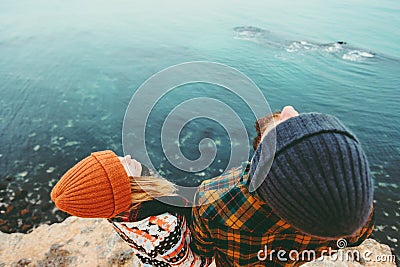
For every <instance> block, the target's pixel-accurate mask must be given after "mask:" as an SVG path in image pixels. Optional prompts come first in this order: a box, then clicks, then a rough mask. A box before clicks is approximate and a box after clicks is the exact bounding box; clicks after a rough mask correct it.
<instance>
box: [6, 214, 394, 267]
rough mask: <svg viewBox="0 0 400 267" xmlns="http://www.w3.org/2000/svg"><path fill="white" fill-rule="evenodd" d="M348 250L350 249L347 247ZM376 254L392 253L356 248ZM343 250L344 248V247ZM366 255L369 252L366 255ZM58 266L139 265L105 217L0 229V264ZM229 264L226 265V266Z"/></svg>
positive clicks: (354, 265)
mask: <svg viewBox="0 0 400 267" xmlns="http://www.w3.org/2000/svg"><path fill="white" fill-rule="evenodd" d="M349 249H350V248H349ZM351 249H357V250H358V251H360V252H361V253H360V254H361V255H363V253H362V252H363V251H366V250H368V252H371V254H370V258H374V256H375V255H386V256H388V255H392V253H391V251H390V248H389V246H387V245H383V244H380V243H378V242H377V241H375V240H373V239H368V240H366V241H365V242H364V243H363V244H361V245H360V246H359V247H357V248H351ZM344 250H346V249H344ZM368 255H369V254H368ZM6 266H7V267H8V266H10V267H17V266H18V267H22V266H30V267H33V266H35V267H50V266H54V267H59V266H90V267H92V266H93V267H96V266H101V267H103V266H107V267H108V266H121V267H124V266H130V267H140V266H142V265H141V263H140V262H139V260H138V259H137V258H136V257H135V255H134V254H133V251H132V249H131V248H130V247H129V246H128V245H127V244H126V243H125V242H123V241H122V239H121V238H120V237H119V236H118V235H117V234H116V233H115V231H114V230H113V229H112V227H111V225H110V224H109V223H108V222H107V221H106V220H104V219H82V218H77V217H69V218H67V219H66V220H65V221H64V222H62V223H57V224H52V225H41V226H40V227H38V228H36V229H35V230H33V231H32V232H31V233H29V234H18V233H16V234H5V233H2V232H0V267H6ZM303 266H304V267H331V266H340V267H344V266H349V267H367V266H377V267H386V266H387V267H393V266H396V264H395V263H394V262H376V261H373V262H366V261H365V259H363V258H361V259H358V261H357V260H354V259H353V260H351V261H340V260H332V259H330V258H329V257H325V258H324V259H323V260H318V261H315V262H310V263H307V264H305V265H303ZM227 267H228V266H227Z"/></svg>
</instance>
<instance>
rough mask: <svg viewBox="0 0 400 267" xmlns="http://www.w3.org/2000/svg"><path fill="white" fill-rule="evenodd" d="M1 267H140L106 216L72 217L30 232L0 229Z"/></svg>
mask: <svg viewBox="0 0 400 267" xmlns="http://www.w3.org/2000/svg"><path fill="white" fill-rule="evenodd" d="M0 240H1V241H0V267H3V266H4V267H5V266H13V267H14V266H37V267H44V266H54V267H56V266H57V267H58V266H93V267H95V266H141V264H140V263H139V261H138V259H137V258H136V257H135V256H134V254H133V252H132V249H131V248H129V246H128V245H127V244H126V243H125V242H123V241H122V239H121V238H120V237H119V236H118V235H117V234H116V233H115V231H114V230H113V229H112V227H111V225H110V224H109V223H108V222H107V221H106V220H103V219H81V218H77V217H69V218H67V219H66V220H65V221H64V222H62V223H58V224H52V225H41V226H40V227H38V228H37V229H35V230H34V231H32V232H31V233H29V234H4V233H1V232H0Z"/></svg>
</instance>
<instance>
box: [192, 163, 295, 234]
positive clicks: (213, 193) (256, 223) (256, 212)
mask: <svg viewBox="0 0 400 267" xmlns="http://www.w3.org/2000/svg"><path fill="white" fill-rule="evenodd" d="M249 170H250V164H249V162H245V163H243V164H242V167H240V168H238V169H236V170H235V171H234V172H230V173H228V174H227V175H223V176H220V177H218V178H214V179H212V180H209V181H210V182H209V183H206V184H204V186H203V188H200V190H199V195H198V201H196V202H197V203H200V205H203V204H205V202H208V203H210V205H206V209H205V210H203V212H200V215H201V216H202V217H203V218H209V219H212V220H215V221H216V222H218V223H220V224H224V225H226V226H228V227H229V228H232V229H241V230H245V231H249V232H261V233H264V234H265V233H274V232H277V231H282V230H285V229H289V228H291V226H290V225H289V224H288V223H286V222H285V221H283V220H282V219H280V218H279V217H278V216H277V215H276V214H275V213H274V212H273V211H272V209H271V207H269V206H268V204H267V203H265V202H264V201H262V200H261V199H260V198H259V197H258V196H257V195H256V193H255V192H249V190H248V184H249ZM200 211H201V207H200ZM292 230H293V231H295V230H294V229H292Z"/></svg>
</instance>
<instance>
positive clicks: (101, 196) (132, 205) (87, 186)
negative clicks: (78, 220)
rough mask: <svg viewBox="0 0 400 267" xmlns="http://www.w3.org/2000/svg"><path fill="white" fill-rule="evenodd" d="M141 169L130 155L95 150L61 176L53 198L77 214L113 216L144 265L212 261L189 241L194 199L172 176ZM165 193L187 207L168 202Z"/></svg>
mask: <svg viewBox="0 0 400 267" xmlns="http://www.w3.org/2000/svg"><path fill="white" fill-rule="evenodd" d="M141 173H142V166H141V164H140V163H138V162H137V161H136V160H133V159H131V157H130V156H126V157H117V155H115V153H114V152H112V151H110V150H106V151H100V152H95V153H92V154H91V155H90V156H88V157H86V158H85V159H83V160H81V161H80V162H78V163H77V164H76V165H75V166H74V167H72V168H71V169H70V170H68V171H67V172H66V173H65V174H64V175H63V176H62V177H61V179H60V181H59V182H58V183H57V184H56V185H55V186H54V188H53V190H52V192H51V199H52V200H53V201H54V203H55V204H56V206H57V207H58V208H59V209H60V210H63V211H65V212H67V213H69V214H71V215H74V216H78V217H83V218H106V219H108V221H109V222H110V223H111V224H112V225H113V227H114V229H115V230H116V231H117V233H118V234H119V235H120V236H121V238H122V239H123V240H124V241H126V242H127V243H128V244H129V246H131V247H132V248H133V250H134V251H135V254H136V256H137V257H138V258H139V259H140V260H141V261H142V263H143V264H144V266H196V267H200V266H208V265H209V263H210V262H211V260H210V259H206V258H202V257H199V256H198V255H196V254H194V253H193V252H192V251H191V250H190V247H189V244H190V232H189V229H188V228H187V223H186V220H187V219H190V214H191V213H190V211H191V205H189V203H188V202H187V200H185V199H183V198H181V197H179V196H177V194H176V188H175V186H174V184H172V183H171V182H169V181H167V180H166V179H163V178H155V177H152V176H141ZM164 198H176V199H175V202H174V203H176V200H179V201H181V204H182V205H181V206H185V205H186V206H187V208H181V207H174V206H171V205H168V204H164V202H165V201H163V199H164Z"/></svg>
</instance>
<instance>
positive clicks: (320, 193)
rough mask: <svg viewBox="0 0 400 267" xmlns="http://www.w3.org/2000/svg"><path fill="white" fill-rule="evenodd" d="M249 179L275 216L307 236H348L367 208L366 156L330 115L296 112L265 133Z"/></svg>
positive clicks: (369, 192) (363, 220)
mask: <svg viewBox="0 0 400 267" xmlns="http://www.w3.org/2000/svg"><path fill="white" fill-rule="evenodd" d="M275 137H276V151H275V146H272V145H271V144H272V143H273V144H275V143H274V141H275ZM274 152H275V153H274ZM271 161H273V162H272V165H271V164H269V163H270V162H271ZM268 164H269V166H271V168H270V169H269V168H266V169H264V168H263V166H268ZM268 170H269V171H268ZM260 179H261V180H260ZM250 183H251V184H260V186H259V187H258V188H257V189H256V194H257V195H258V196H259V197H260V198H261V199H262V200H263V201H265V202H266V203H267V204H268V205H269V206H270V207H271V208H272V209H273V210H274V212H275V213H276V214H277V215H278V216H279V217H281V218H282V219H283V220H284V221H286V222H287V223H289V224H290V225H292V226H293V227H295V228H297V229H299V230H300V231H302V232H304V233H306V234H309V235H313V236H319V237H327V238H338V237H344V236H348V235H351V234H353V233H354V232H356V231H357V230H358V229H360V228H361V227H362V226H363V225H364V224H365V223H366V221H367V219H368V216H369V214H370V212H371V207H372V201H373V184H372V178H371V173H370V170H369V167H368V162H367V158H366V156H365V154H364V152H363V150H362V148H361V146H360V143H359V141H358V140H357V139H356V137H355V136H354V134H352V133H351V132H350V131H349V130H348V129H346V127H345V126H344V125H343V124H342V123H341V122H340V121H339V120H338V119H337V118H336V117H333V116H331V115H326V114H320V113H308V114H301V115H299V116H296V117H293V118H290V119H288V120H286V121H284V122H282V123H281V124H279V125H278V126H277V127H276V132H274V133H273V134H267V136H266V137H265V138H264V139H263V140H262V142H261V143H260V145H259V147H258V149H257V150H256V152H255V155H254V157H253V160H252V164H251V169H250Z"/></svg>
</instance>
